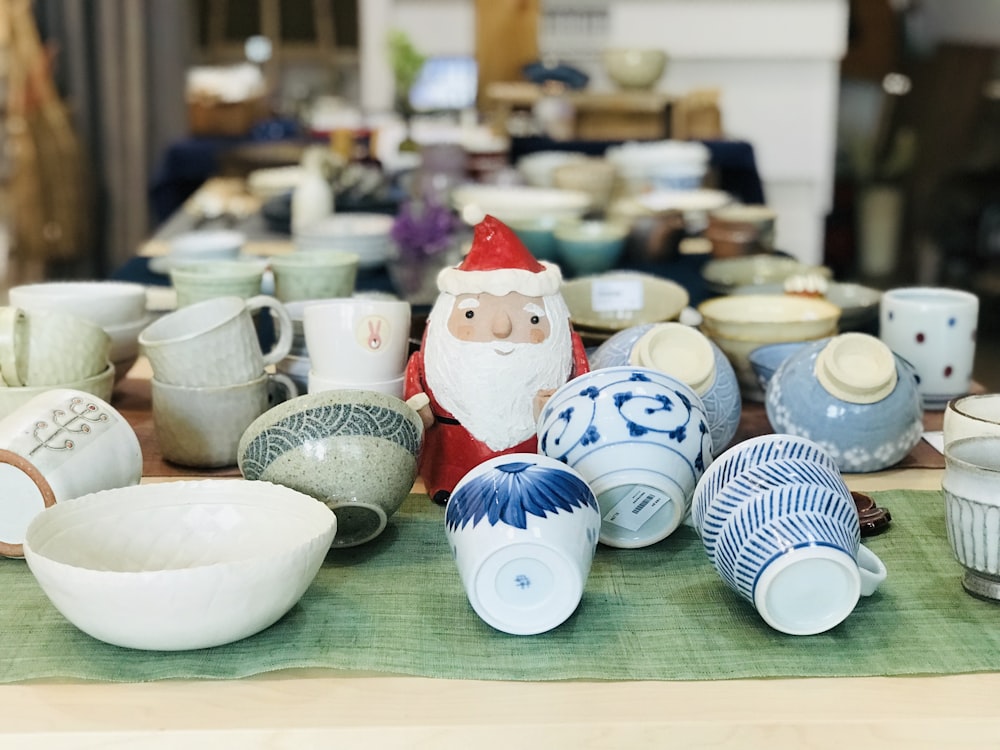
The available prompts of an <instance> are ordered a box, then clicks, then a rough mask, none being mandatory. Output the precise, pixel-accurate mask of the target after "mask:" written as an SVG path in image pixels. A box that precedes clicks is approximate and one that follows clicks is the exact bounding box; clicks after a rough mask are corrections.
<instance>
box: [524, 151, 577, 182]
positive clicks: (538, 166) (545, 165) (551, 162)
mask: <svg viewBox="0 0 1000 750" xmlns="http://www.w3.org/2000/svg"><path fill="white" fill-rule="evenodd" d="M587 158H589V157H588V156H587V155H586V154H584V153H582V152H580V151H533V152H532V153H530V154H525V155H524V156H522V157H521V158H519V159H518V160H517V165H516V167H517V171H518V172H519V173H520V174H521V176H522V177H524V181H525V182H527V183H528V184H529V185H531V186H533V187H542V188H550V187H553V184H552V175H553V173H554V172H555V170H556V168H557V167H560V166H562V165H563V164H568V163H570V162H573V161H581V160H586V159H587Z"/></svg>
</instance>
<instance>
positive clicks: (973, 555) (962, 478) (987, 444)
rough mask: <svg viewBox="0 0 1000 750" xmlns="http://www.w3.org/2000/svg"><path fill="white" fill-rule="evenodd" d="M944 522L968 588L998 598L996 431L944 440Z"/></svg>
mask: <svg viewBox="0 0 1000 750" xmlns="http://www.w3.org/2000/svg"><path fill="white" fill-rule="evenodd" d="M944 459H945V469H944V476H943V477H942V479H941V489H942V490H943V492H944V503H945V505H944V507H945V524H946V526H945V528H946V529H947V533H948V544H949V545H950V547H951V551H952V554H953V555H954V556H955V559H956V560H957V561H958V562H959V564H961V566H962V567H963V568H964V569H965V575H964V576H963V578H962V586H963V587H964V588H965V590H966V591H968V592H969V593H970V594H973V595H974V596H978V597H982V598H987V599H1000V500H998V498H1000V492H998V488H1000V437H998V436H995V435H985V436H975V437H967V438H961V439H959V440H955V441H953V442H951V443H948V444H947V445H945V448H944Z"/></svg>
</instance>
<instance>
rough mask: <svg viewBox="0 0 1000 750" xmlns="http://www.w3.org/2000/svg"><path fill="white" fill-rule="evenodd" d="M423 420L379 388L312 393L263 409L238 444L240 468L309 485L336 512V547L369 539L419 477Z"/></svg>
mask: <svg viewBox="0 0 1000 750" xmlns="http://www.w3.org/2000/svg"><path fill="white" fill-rule="evenodd" d="M422 441H423V424H422V423H421V421H420V417H419V416H418V415H417V413H416V412H415V411H414V410H413V409H411V408H410V407H409V406H407V405H406V404H405V403H404V402H403V401H401V400H400V399H398V398H395V397H393V396H388V395H385V394H383V393H376V392H375V391H358V390H333V391H321V392H319V393H310V394H308V395H305V396H299V397H298V398H294V399H291V400H290V401H286V402H284V403H283V404H279V405H278V406H276V407H274V408H272V409H270V410H268V411H266V412H264V414H262V415H261V416H260V417H258V418H257V419H256V420H254V421H253V423H251V425H250V426H249V427H248V428H247V429H246V431H245V432H244V433H243V437H242V438H241V439H240V444H239V448H238V451H237V455H238V463H239V467H240V471H241V472H242V473H243V476H244V477H246V478H247V479H260V480H264V481H267V482H273V483H275V484H282V485H285V486H286V487H291V488H292V489H295V490H299V491H300V492H305V493H306V494H309V495H312V496H313V497H315V498H317V499H319V500H322V501H323V502H324V503H326V504H327V505H328V506H329V507H330V509H331V510H333V512H334V513H335V514H336V516H337V536H336V537H335V538H334V541H333V546H334V547H352V546H356V545H358V544H363V543H365V542H368V541H371V540H372V539H374V538H375V537H377V536H378V535H379V534H381V533H382V531H383V530H384V529H385V527H386V523H387V522H388V519H389V517H390V516H392V515H393V514H394V513H395V512H396V511H397V510H399V506H400V505H402V504H403V501H404V500H405V499H406V497H407V495H408V494H409V493H410V490H411V489H412V487H413V482H414V480H415V479H416V477H417V457H418V455H419V454H420V447H421V444H422Z"/></svg>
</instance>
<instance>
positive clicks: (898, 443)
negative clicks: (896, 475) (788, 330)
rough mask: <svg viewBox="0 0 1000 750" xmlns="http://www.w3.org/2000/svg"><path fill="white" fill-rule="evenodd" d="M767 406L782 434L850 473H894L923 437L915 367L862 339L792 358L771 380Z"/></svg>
mask: <svg viewBox="0 0 1000 750" xmlns="http://www.w3.org/2000/svg"><path fill="white" fill-rule="evenodd" d="M765 406H766V409H767V417H768V420H769V421H770V423H771V427H772V428H773V429H774V431H775V432H782V433H789V434H792V435H801V436H802V437H805V438H808V439H810V440H814V441H815V442H817V443H818V444H819V445H821V446H822V447H823V448H824V449H825V450H826V451H827V452H828V453H829V454H830V455H831V456H832V457H833V459H834V461H836V463H837V466H838V467H839V468H840V469H841V471H845V472H869V471H880V470H882V469H886V468H888V467H890V466H893V465H894V464H896V463H898V462H899V461H901V460H902V459H903V458H904V457H905V456H906V455H907V454H908V453H909V452H910V451H911V450H912V449H913V447H914V446H915V445H916V444H917V443H918V442H919V441H920V439H921V436H922V434H923V430H924V422H923V416H924V412H923V407H922V405H921V401H920V395H919V393H918V391H917V380H916V375H915V373H914V372H913V368H912V367H910V365H909V364H908V363H907V362H906V361H905V360H903V359H902V358H901V357H898V356H897V355H895V354H893V353H892V352H891V351H889V349H888V347H886V346H885V345H884V344H882V342H880V341H879V340H878V339H876V338H875V337H873V336H869V335H867V334H863V333H846V334H841V335H840V336H835V337H834V338H832V339H830V340H828V341H815V342H812V343H810V344H807V345H806V346H804V347H802V349H800V350H799V351H798V352H796V353H795V354H793V355H791V356H790V357H789V358H788V359H786V360H785V361H784V362H783V363H782V364H781V366H780V367H778V371H777V372H776V373H775V374H774V377H772V378H771V381H770V383H769V385H768V387H767V396H766V400H765Z"/></svg>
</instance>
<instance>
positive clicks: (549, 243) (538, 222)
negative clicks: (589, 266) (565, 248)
mask: <svg viewBox="0 0 1000 750" xmlns="http://www.w3.org/2000/svg"><path fill="white" fill-rule="evenodd" d="M558 223H559V220H558V219H556V218H555V217H553V216H532V217H530V218H527V219H514V220H512V221H509V222H507V225H508V226H509V227H510V228H511V229H512V230H514V234H516V235H517V236H518V238H519V239H520V240H521V242H523V243H524V246H525V247H526V248H528V250H529V251H530V252H531V254H532V255H534V256H535V258H537V259H538V260H549V261H553V262H556V263H558V262H559V248H558V246H557V245H556V224H558Z"/></svg>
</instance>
